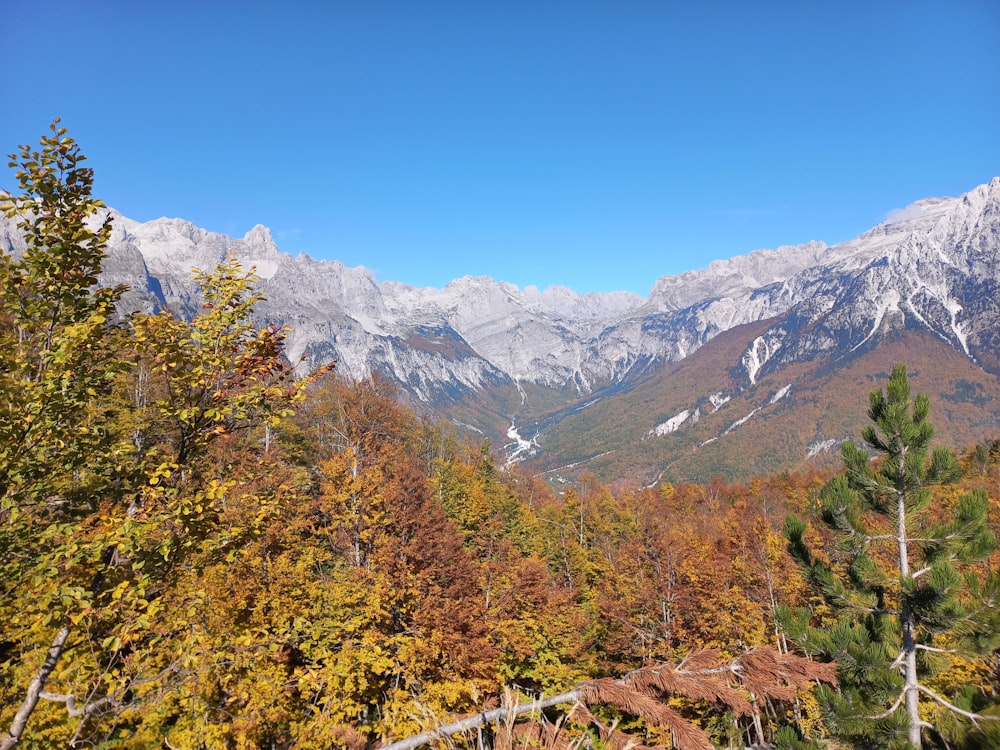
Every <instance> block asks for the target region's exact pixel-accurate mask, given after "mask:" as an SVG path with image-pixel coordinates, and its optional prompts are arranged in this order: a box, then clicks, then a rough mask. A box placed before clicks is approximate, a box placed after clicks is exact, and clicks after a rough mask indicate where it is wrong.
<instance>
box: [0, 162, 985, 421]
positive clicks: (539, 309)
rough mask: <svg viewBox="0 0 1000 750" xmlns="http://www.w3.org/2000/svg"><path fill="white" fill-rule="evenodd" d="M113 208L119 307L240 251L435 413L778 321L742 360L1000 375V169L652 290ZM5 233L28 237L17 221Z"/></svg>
mask: <svg viewBox="0 0 1000 750" xmlns="http://www.w3.org/2000/svg"><path fill="white" fill-rule="evenodd" d="M114 223H115V231H114V237H113V239H112V243H111V246H110V248H109V257H108V259H107V262H106V264H105V271H104V282H105V283H109V284H113V283H127V284H129V285H130V286H131V287H132V289H131V291H130V292H129V293H128V295H127V296H126V298H125V300H124V306H126V307H128V308H130V309H143V310H155V309H157V308H159V307H163V306H169V307H170V308H172V309H174V310H176V311H178V312H179V313H180V314H182V315H190V314H192V313H193V312H194V311H195V310H196V308H197V305H198V304H199V297H198V290H197V287H196V285H195V283H194V282H193V280H192V275H191V269H193V268H202V269H209V268H211V267H213V266H214V265H215V264H216V263H218V262H219V261H220V260H222V259H223V257H224V256H226V254H228V253H232V254H234V255H235V256H236V257H237V258H238V259H239V260H240V261H241V263H242V264H243V265H244V267H247V268H249V267H250V266H253V267H255V268H256V273H257V275H258V276H259V278H260V289H261V291H263V292H264V294H265V295H266V296H267V300H266V302H264V303H263V304H262V305H261V306H260V307H259V309H258V312H259V314H260V316H261V317H262V318H264V319H267V320H269V321H272V322H276V323H279V324H287V325H289V326H290V327H291V328H292V333H291V335H290V336H289V338H288V353H289V355H290V357H291V358H292V359H293V360H296V361H297V360H299V359H300V358H302V361H303V367H304V368H307V367H311V366H316V365H320V364H325V363H327V362H329V361H330V360H332V359H336V360H337V362H338V365H337V367H338V370H339V371H340V372H342V373H345V374H347V375H348V376H351V377H356V378H357V377H363V376H366V375H368V374H370V373H372V372H379V373H382V374H384V375H386V376H387V377H390V378H391V379H393V380H395V381H396V382H398V383H399V384H400V386H401V388H402V389H403V391H404V392H405V393H406V394H408V395H409V396H410V398H411V399H412V400H413V401H414V403H416V404H418V405H420V404H422V405H424V407H426V408H427V409H428V410H433V409H435V408H439V407H440V406H441V405H442V404H449V403H450V404H454V403H457V402H462V401H470V400H475V398H476V394H478V393H480V392H481V391H482V390H483V389H486V388H491V387H495V386H505V387H508V388H515V389H517V390H518V391H520V393H521V398H522V400H523V399H524V398H525V395H524V390H523V388H524V387H526V386H538V387H541V388H545V389H550V390H553V391H556V392H561V393H564V394H566V398H567V399H570V398H577V397H579V396H582V395H587V394H595V395H599V394H600V393H601V392H603V391H605V390H607V389H609V388H610V389H613V388H615V387H616V386H620V385H621V384H627V383H628V382H629V381H630V380H632V379H634V378H635V377H636V376H638V375H639V374H641V373H644V372H648V371H650V370H651V369H653V368H656V367H658V366H661V365H664V364H668V363H673V362H677V361H679V360H681V359H683V358H685V357H686V356H688V355H689V354H691V353H692V352H694V351H695V350H697V349H698V348H700V347H701V346H703V345H704V344H705V343H706V342H708V341H709V340H711V339H712V338H714V337H715V336H717V335H718V334H720V333H722V332H724V331H727V330H730V329H732V328H734V327H735V326H739V325H743V324H747V323H754V322H759V321H764V320H769V319H774V323H773V325H771V326H770V327H768V328H767V329H766V330H765V331H764V332H763V333H762V334H760V335H759V336H757V337H756V338H755V340H754V341H753V342H752V343H751V344H750V345H749V346H748V348H747V350H746V352H745V353H744V355H743V357H742V360H741V362H740V363H739V364H738V368H739V369H740V370H741V371H742V373H743V375H742V376H743V377H744V378H745V379H746V380H747V381H748V382H750V383H752V382H754V381H755V380H757V379H758V378H760V377H762V376H763V375H765V374H766V373H768V372H769V371H772V370H774V369H776V368H781V367H784V366H787V365H788V364H790V363H792V362H796V361H802V360H808V359H811V358H815V357H819V356H831V355H833V356H837V357H849V356H851V353H852V352H861V351H864V350H865V349H866V348H870V347H873V346H876V345H877V344H878V342H879V341H880V340H881V338H882V337H883V336H884V335H885V334H886V333H887V332H889V331H893V330H898V329H906V328H923V329H927V330H930V331H933V332H934V334H935V335H936V336H938V337H940V338H941V339H943V340H944V341H947V342H948V343H949V344H951V345H952V346H953V347H955V348H956V349H957V350H959V351H961V352H962V353H963V354H964V355H965V356H967V357H968V358H970V359H971V360H972V361H974V362H976V363H977V364H979V365H980V366H982V367H984V368H986V369H988V370H991V371H993V372H994V373H996V372H1000V357H998V354H997V352H998V351H1000V308H998V305H1000V178H996V179H994V180H993V181H992V182H990V183H988V184H985V185H981V186H979V187H977V188H975V189H974V190H972V191H970V192H969V193H966V194H965V195H963V196H961V197H959V198H930V199H926V200H922V201H918V202H917V203H914V204H913V205H911V206H909V207H908V208H906V209H904V210H903V211H900V212H897V214H896V215H894V216H893V217H892V218H890V219H889V220H887V221H885V222H883V223H882V224H879V225H878V226H876V227H874V228H873V229H871V230H870V231H868V232H866V233H865V234H863V235H861V236H860V237H858V238H856V239H854V240H852V241H850V242H846V243H843V244H841V245H836V246H833V247H827V246H825V245H824V244H822V243H810V244H807V245H799V246H795V247H782V248H779V249H777V250H758V251H756V252H753V253H750V254H748V255H743V256H739V257H736V258H732V259H731V260H727V261H717V262H714V263H712V264H711V265H710V266H709V267H708V268H706V269H702V270H698V271H689V272H686V273H683V274H681V275H679V276H664V277H663V278H661V279H659V280H658V281H657V282H656V284H655V286H654V287H653V290H652V292H651V294H650V296H649V297H648V298H643V297H641V296H639V295H635V294H631V293H625V292H619V293H606V294H604V293H602V294H588V295H582V294H578V293H576V292H573V291H572V290H570V289H565V288H560V287H553V288H549V289H546V290H545V291H539V290H538V289H536V288H534V287H528V288H527V289H524V290H521V289H519V288H517V287H516V286H513V285H511V284H507V283H503V282H497V281H494V280H492V279H490V278H486V277H468V276H467V277H464V278H460V279H456V280H455V281H453V282H451V283H450V284H448V285H447V286H446V287H444V288H443V289H431V288H417V287H411V286H407V285H405V284H401V283H398V282H393V281H385V282H381V283H380V282H377V281H376V280H375V278H374V277H373V276H372V275H371V274H370V273H369V272H368V271H367V270H365V269H363V268H347V267H345V266H344V265H343V264H341V263H339V262H335V261H334V262H331V261H318V260H315V259H313V258H310V257H308V256H306V255H299V256H296V257H293V256H290V255H287V254H284V253H282V252H280V251H279V250H278V248H277V246H276V245H275V243H274V240H273V239H272V237H271V234H270V232H269V231H268V229H267V228H265V227H263V226H256V227H254V228H253V229H251V230H250V231H249V232H247V234H246V235H244V236H243V237H242V238H233V237H228V236H226V235H222V234H216V233H213V232H208V231H206V230H204V229H200V228H198V227H196V226H194V225H193V224H191V223H190V222H187V221H183V220H181V219H157V220H155V221H151V222H146V223H139V222H135V221H132V220H131V219H128V218H126V217H124V216H121V215H118V214H115V215H114ZM0 245H2V247H3V249H5V250H7V251H9V252H14V253H18V252H20V251H21V250H22V249H23V244H22V242H21V238H20V236H19V234H18V232H17V231H16V229H15V228H14V226H13V224H12V223H11V222H10V221H9V220H6V219H2V220H0ZM470 397H471V399H470ZM510 416H512V415H505V419H506V418H509V417H510Z"/></svg>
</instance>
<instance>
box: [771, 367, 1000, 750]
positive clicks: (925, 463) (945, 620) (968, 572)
mask: <svg viewBox="0 0 1000 750" xmlns="http://www.w3.org/2000/svg"><path fill="white" fill-rule="evenodd" d="M928 411H929V400H928V399H927V397H926V396H923V395H918V396H917V397H916V398H915V399H914V400H913V402H912V404H911V402H910V386H909V381H908V378H907V371H906V367H905V366H904V365H899V364H898V365H896V366H894V367H893V370H892V374H891V375H890V377H889V382H888V385H887V387H886V390H885V392H883V391H882V390H881V389H876V390H874V391H872V393H871V397H870V405H869V409H868V416H869V417H870V419H871V421H872V424H870V425H868V426H867V427H866V428H865V429H864V431H863V433H862V436H863V438H864V441H865V443H866V445H867V448H868V449H871V450H872V451H874V453H875V454H876V458H875V459H874V460H873V459H872V456H871V454H870V453H869V450H867V449H866V448H863V447H860V446H858V445H856V444H854V443H848V444H846V445H844V448H843V460H844V467H845V471H844V473H843V474H841V475H839V476H837V477H835V478H834V479H833V480H831V481H830V482H829V483H828V484H827V486H826V487H824V489H823V491H822V493H821V513H822V519H823V521H824V522H825V523H826V524H827V525H828V526H829V527H830V528H831V529H832V530H833V533H834V538H835V540H836V543H835V546H834V547H833V548H832V550H831V553H830V557H831V560H830V562H829V563H827V562H824V561H823V560H821V559H819V558H817V557H816V556H814V555H813V553H812V552H811V551H810V549H809V548H808V546H807V544H806V541H805V536H804V534H805V531H806V524H805V523H804V522H802V521H800V520H799V519H797V518H794V517H791V516H790V517H788V518H787V519H786V524H785V533H786V535H787V536H788V538H789V541H790V550H791V552H792V555H793V556H794V557H795V558H796V560H797V561H798V562H799V563H800V564H801V565H802V566H804V567H805V568H806V569H807V570H808V573H809V576H810V578H811V580H812V582H813V584H814V585H815V586H816V587H817V588H818V589H819V590H820V591H821V592H822V594H823V596H824V597H825V599H826V601H827V603H828V604H829V605H830V606H831V607H832V608H833V609H834V610H835V612H836V613H837V615H838V620H837V622H836V624H835V625H834V626H833V627H830V628H825V629H819V628H811V627H808V626H807V624H806V622H807V617H806V615H805V613H802V612H799V613H795V614H793V613H791V612H788V611H787V610H786V611H785V612H784V613H783V618H782V619H783V621H784V625H785V627H786V629H787V630H788V632H789V635H791V636H792V638H793V640H796V641H797V642H798V643H799V645H800V646H801V647H802V648H803V649H805V650H806V651H807V652H808V653H812V654H821V655H823V656H826V657H830V658H833V659H836V661H837V664H838V666H839V676H840V684H841V688H840V690H839V691H834V690H832V689H829V688H825V687H822V688H820V691H819V695H820V700H821V702H822V704H823V706H824V712H825V715H826V718H827V722H828V725H829V729H830V730H831V732H833V733H834V734H836V735H839V736H841V737H843V738H844V739H848V740H851V741H853V742H855V743H857V745H858V746H862V747H871V746H877V747H914V748H919V747H921V746H922V745H921V743H922V740H923V739H924V738H928V739H934V740H937V739H940V737H941V736H942V734H944V733H947V734H949V735H951V736H952V739H954V738H955V735H959V736H961V735H963V734H968V733H969V732H970V731H971V732H974V733H980V732H981V731H982V728H986V729H988V730H989V731H992V730H993V729H994V728H995V725H993V726H989V727H987V726H986V723H984V722H983V719H985V718H987V717H983V716H981V715H979V714H977V713H975V711H974V710H973V706H972V700H971V699H972V698H973V696H971V695H966V696H964V697H962V698H956V697H945V696H943V695H940V694H939V693H938V692H935V691H934V690H932V689H931V687H929V685H928V680H927V678H928V677H929V676H931V675H933V674H934V673H935V672H936V671H939V670H941V669H946V668H947V667H948V666H949V665H950V664H951V660H952V658H954V657H956V656H960V655H965V656H969V655H975V654H982V653H984V652H988V651H989V650H990V649H992V648H993V647H995V646H996V645H997V628H996V621H997V612H996V607H995V597H996V595H997V592H998V586H997V580H996V576H995V575H993V574H989V575H986V576H981V575H980V574H979V572H978V571H977V570H975V569H974V568H972V567H970V564H972V563H975V562H978V561H982V560H984V559H985V558H987V557H988V556H989V555H990V553H991V552H992V551H993V549H994V547H995V539H994V536H993V533H992V532H991V531H990V529H989V527H988V526H987V524H986V512H987V505H988V501H987V497H986V494H985V493H984V492H982V491H975V492H971V493H968V494H965V495H963V496H962V497H961V498H960V499H959V500H958V501H957V503H955V505H954V507H953V508H951V509H950V513H946V512H945V511H946V510H947V509H946V508H945V507H944V506H943V504H942V503H941V502H935V499H934V497H933V495H932V493H931V491H930V488H931V487H932V486H935V485H939V484H942V483H946V482H951V481H954V480H955V479H957V478H958V476H959V468H958V463H957V461H956V460H955V458H954V456H953V455H952V454H951V453H950V452H949V451H947V450H945V449H940V448H938V449H934V450H933V452H931V453H930V456H929V457H928V452H929V443H930V440H931V438H932V436H933V434H934V429H933V427H932V425H931V424H930V422H928V421H927V415H928ZM973 658H975V657H973ZM959 704H963V705H959ZM955 718H960V719H961V724H959V723H956V722H955V721H954V719H955ZM970 722H971V724H972V727H971V728H970V726H969V724H970ZM981 727H982V728H981ZM978 736H979V737H980V738H983V735H982V734H981V733H980V734H978ZM969 739H970V740H971V741H973V742H975V741H976V740H974V739H973V738H972V737H971V736H970V737H969Z"/></svg>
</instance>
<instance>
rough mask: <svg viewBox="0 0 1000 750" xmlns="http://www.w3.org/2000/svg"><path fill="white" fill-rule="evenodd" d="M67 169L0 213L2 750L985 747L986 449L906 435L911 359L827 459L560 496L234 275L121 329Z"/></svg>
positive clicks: (43, 173) (994, 467)
mask: <svg viewBox="0 0 1000 750" xmlns="http://www.w3.org/2000/svg"><path fill="white" fill-rule="evenodd" d="M83 159H84V157H83V155H82V154H81V153H80V150H79V148H78V146H77V144H76V143H75V142H74V141H73V140H72V139H71V138H69V137H68V136H67V134H66V133H65V131H64V130H62V129H60V128H59V127H58V123H56V124H54V125H53V127H52V131H51V133H50V134H48V135H46V136H45V137H44V138H43V139H42V142H41V148H40V150H34V149H30V148H27V147H24V148H23V149H22V152H21V153H20V155H17V156H15V157H14V158H13V163H12V166H13V167H15V168H16V169H17V171H18V175H17V179H18V180H19V182H20V186H21V191H22V194H21V195H18V196H8V197H7V199H6V201H5V205H4V208H5V210H6V211H7V212H8V213H9V214H10V215H11V216H18V217H19V219H20V221H21V224H22V229H23V231H24V232H25V236H26V238H27V246H26V249H25V250H24V252H23V253H18V254H16V255H15V254H13V253H10V252H7V251H4V252H3V254H2V255H0V277H2V279H3V287H2V295H3V296H2V310H0V340H2V341H0V344H2V346H0V392H2V398H3V400H2V404H0V408H2V416H0V454H2V456H0V497H2V506H0V524H2V525H0V576H2V581H3V588H2V597H0V619H2V621H3V623H4V626H3V629H2V631H0V731H2V732H3V736H2V737H0V748H10V747H14V746H18V747H30V748H48V747H66V746H71V747H84V746H87V747H128V748H144V747H167V748H202V747H203V748H292V747H295V748H331V747H334V748H337V747H339V748H352V749H358V750H360V748H366V747H376V746H378V745H385V744H388V743H391V742H394V741H401V740H405V739H406V738H407V737H411V736H414V735H420V734H421V733H423V732H428V731H432V730H435V729H437V728H439V727H442V726H446V725H449V724H451V723H452V722H459V721H461V720H462V719H466V721H465V722H464V723H463V724H461V725H460V726H459V727H453V728H452V729H451V730H448V732H445V733H444V734H449V733H450V732H451V731H454V732H455V734H454V735H451V736H449V737H447V738H445V737H441V736H436V737H435V736H424V737H421V738H419V739H420V740H422V741H429V742H438V743H442V744H447V745H448V746H452V747H466V746H469V747H476V748H486V747H496V748H513V747H515V746H518V747H521V746H523V747H541V748H552V749H553V750H555V749H556V748H560V749H561V748H578V747H581V746H583V745H585V744H590V745H597V746H598V747H608V748H626V747H657V748H672V747H677V748H711V747H740V748H742V747H745V746H747V745H776V746H778V747H783V748H805V747H818V746H827V747H852V746H858V747H871V746H878V747H892V746H902V747H906V746H920V745H921V744H923V745H924V746H927V747H950V748H976V747H987V746H991V744H992V745H993V746H996V744H997V743H1000V726H998V725H1000V721H995V719H996V718H1000V706H998V704H1000V694H998V690H1000V673H998V662H997V656H996V653H997V652H996V651H995V650H994V649H996V648H997V646H998V645H1000V644H998V643H997V640H998V627H997V624H998V614H997V606H996V597H997V595H998V591H1000V587H998V581H997V571H998V563H1000V556H998V553H997V552H996V551H995V542H994V538H995V532H996V530H997V529H998V527H1000V505H998V497H1000V440H998V441H994V442H992V443H990V444H983V445H978V446H972V447H970V450H969V451H968V453H967V454H966V455H964V456H961V457H960V459H959V460H955V459H954V457H951V456H950V454H947V452H944V451H935V450H933V449H932V446H931V447H930V448H929V447H928V446H929V445H931V444H932V436H933V430H932V429H931V428H930V427H929V422H928V410H929V411H930V416H931V418H932V417H933V405H929V404H928V403H927V402H926V399H923V398H922V397H911V395H910V393H909V390H908V385H907V381H906V371H905V368H897V369H895V370H894V371H893V375H892V378H891V379H890V381H889V382H888V384H887V385H886V388H887V390H886V392H885V393H883V392H882V391H881V390H877V391H876V392H875V393H873V394H872V395H871V396H870V397H869V394H867V393H863V392H862V393H858V394H857V409H858V411H859V412H863V411H864V410H865V409H866V408H868V409H869V410H870V411H869V415H870V418H871V420H872V427H871V428H870V429H869V430H867V431H866V432H865V434H864V435H861V436H858V437H859V439H861V438H863V439H864V441H866V442H865V444H864V446H866V447H863V446H861V445H860V444H859V445H855V444H849V445H848V447H847V449H846V450H845V468H844V470H843V472H839V471H837V470H829V471H822V472H821V471H818V470H809V471H806V472H801V473H788V472H786V473H779V474H774V475H771V476H767V477H761V478H759V479H756V480H754V481H752V482H749V483H746V484H730V483H727V482H725V481H724V480H721V479H718V480H714V481H712V482H709V483H705V484H684V485H677V486H674V485H661V486H657V487H655V488H652V487H645V488H643V487H639V486H632V487H628V486H626V487H624V488H622V489H616V490H615V491H614V492H612V491H611V490H610V489H609V488H607V487H605V486H602V485H601V484H600V483H598V482H597V481H596V480H593V479H586V478H585V479H584V480H583V481H581V482H579V483H578V484H576V485H575V486H572V487H567V488H566V489H565V490H564V491H563V492H561V493H556V492H555V491H553V490H552V489H551V487H550V486H549V485H547V484H546V483H545V482H543V481H542V480H540V479H538V478H535V477H532V476H530V475H528V474H526V473H521V472H519V471H518V470H517V469H516V467H515V468H504V467H503V464H502V463H501V462H500V461H499V460H498V459H497V458H495V457H494V455H493V453H492V452H491V449H490V445H489V444H488V443H485V444H480V443H475V442H470V441H469V440H468V439H466V438H460V437H458V436H456V434H455V433H454V432H453V431H452V430H451V429H450V428H449V427H448V426H446V425H440V424H434V423H431V422H429V421H427V420H424V419H421V418H418V417H417V416H416V415H415V414H414V413H412V412H411V411H409V410H408V409H407V408H405V407H404V406H402V405H400V403H399V402H398V401H397V399H396V398H395V396H394V392H393V388H392V386H391V385H389V384H388V382H387V381H385V380H381V379H378V378H370V379H366V380H361V381H353V380H349V379H347V378H344V377H341V376H339V375H338V373H337V372H336V368H335V367H333V368H332V369H324V370H322V371H318V372H315V373H312V374H311V375H310V376H309V377H306V378H301V377H298V376H297V375H296V374H295V370H294V367H293V364H294V363H290V362H288V360H287V358H286V357H285V352H284V349H283V342H284V337H285V334H286V331H285V330H283V329H280V328H276V327H273V326H272V327H264V328H260V327H259V325H257V324H255V322H254V318H253V309H254V305H255V304H256V303H257V302H258V301H259V299H260V297H259V295H258V294H257V293H256V291H255V286H254V277H253V272H252V269H242V268H240V267H239V265H238V264H237V263H235V261H230V262H227V263H224V264H223V265H221V266H219V267H218V268H214V269H202V271H200V272H198V279H199V282H200V286H201V289H202V295H203V300H202V305H201V308H200V310H199V311H198V313H197V314H196V315H195V316H194V317H192V318H190V319H184V318H181V317H176V316H175V315H173V314H172V313H171V312H170V311H163V312H161V313H159V314H142V313H137V314H134V315H131V316H130V317H128V318H125V319H122V318H120V317H119V316H118V315H117V313H116V301H117V300H118V298H119V297H120V295H121V294H122V293H123V291H124V290H123V289H121V288H103V287H99V286H97V278H98V275H99V272H100V269H101V262H102V260H103V257H104V255H103V253H104V246H105V244H106V242H107V239H108V236H109V234H110V231H111V227H110V224H109V223H108V222H105V223H104V224H101V225H99V226H94V224H93V222H92V217H93V216H94V215H95V213H96V211H97V209H98V208H99V207H100V204H99V202H98V201H96V200H95V199H94V198H93V197H92V196H91V188H92V182H93V173H92V172H91V170H89V169H87V168H86V167H84V166H83ZM880 385H881V384H880ZM869 451H870V452H869ZM870 455H874V456H875V460H874V461H870V460H869V457H870ZM907 544H908V545H909V546H907ZM880 545H882V546H880ZM911 566H912V567H911ZM494 709H496V710H494ZM914 717H916V718H915V719H914ZM459 729H461V730H462V732H461V733H460V732H459ZM403 746H404V745H399V746H397V747H403ZM409 746H413V744H412V743H411V744H410V745H409Z"/></svg>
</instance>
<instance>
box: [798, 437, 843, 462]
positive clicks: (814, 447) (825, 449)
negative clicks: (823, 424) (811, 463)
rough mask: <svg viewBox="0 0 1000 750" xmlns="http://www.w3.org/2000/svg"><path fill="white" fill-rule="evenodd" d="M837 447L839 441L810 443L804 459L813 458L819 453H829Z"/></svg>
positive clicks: (830, 440) (829, 440) (828, 440)
mask: <svg viewBox="0 0 1000 750" xmlns="http://www.w3.org/2000/svg"><path fill="white" fill-rule="evenodd" d="M838 445H840V441H839V440H834V439H833V438H829V439H826V440H817V441H816V442H813V443H810V444H809V445H807V446H806V458H814V457H816V456H818V455H819V454H820V453H829V452H830V451H832V450H833V449H834V448H836V447H837V446H838Z"/></svg>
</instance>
